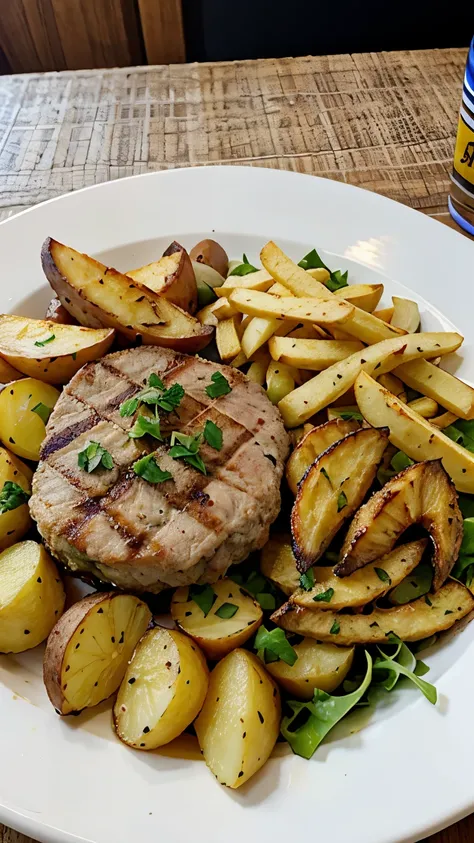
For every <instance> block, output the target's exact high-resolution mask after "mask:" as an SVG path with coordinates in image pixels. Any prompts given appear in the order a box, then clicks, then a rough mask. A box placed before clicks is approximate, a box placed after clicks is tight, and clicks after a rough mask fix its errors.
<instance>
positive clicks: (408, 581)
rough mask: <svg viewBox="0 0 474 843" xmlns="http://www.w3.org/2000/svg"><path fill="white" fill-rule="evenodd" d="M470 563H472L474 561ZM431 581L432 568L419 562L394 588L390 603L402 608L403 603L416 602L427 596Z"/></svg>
mask: <svg viewBox="0 0 474 843" xmlns="http://www.w3.org/2000/svg"><path fill="white" fill-rule="evenodd" d="M472 561H473V562H474V559H473V560H472ZM432 581H433V568H432V566H431V565H429V564H428V563H427V562H420V564H419V565H417V566H416V568H415V569H414V570H413V571H412V572H411V574H409V575H408V576H407V577H405V579H404V580H402V582H401V583H399V585H397V586H395V588H394V589H393V591H392V592H391V593H390V601H391V603H395V604H396V605H397V606H402V605H403V604H404V603H410V602H411V601H412V600H416V598H417V597H423V595H424V594H428V592H429V590H430V588H431V583H432Z"/></svg>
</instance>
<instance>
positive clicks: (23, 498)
mask: <svg viewBox="0 0 474 843" xmlns="http://www.w3.org/2000/svg"><path fill="white" fill-rule="evenodd" d="M29 498H30V493H29V492H26V491H25V489H22V488H21V486H19V485H18V483H13V481H12V480H6V481H5V483H4V484H3V489H2V491H1V492H0V515H3V513H4V512H11V510H12V509H18V507H19V506H22V505H23V504H24V503H26V502H27V501H28V500H29Z"/></svg>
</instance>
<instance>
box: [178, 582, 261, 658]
mask: <svg viewBox="0 0 474 843" xmlns="http://www.w3.org/2000/svg"><path fill="white" fill-rule="evenodd" d="M212 588H213V590H214V593H215V595H216V599H215V601H214V604H213V606H212V609H211V611H210V612H209V613H208V614H207V615H205V614H204V612H203V611H202V609H201V608H200V606H198V604H197V603H196V602H195V601H194V600H193V599H192V597H189V589H188V588H186V587H184V588H178V589H176V591H175V592H174V594H173V597H172V600H171V617H172V618H173V620H174V621H175V623H177V625H178V627H179V629H181V630H182V631H183V632H185V633H186V635H189V636H190V637H191V638H193V639H194V641H196V643H197V644H199V646H200V647H201V649H202V650H203V651H204V653H205V654H206V656H207V658H208V659H221V658H223V656H226V655H227V653H230V651H231V650H235V648H236V647H242V646H243V644H245V642H246V641H247V639H248V638H250V636H251V635H253V634H254V632H256V631H257V629H258V627H259V626H260V624H261V622H262V617H263V614H262V610H261V608H260V605H259V604H258V603H257V601H256V600H254V599H253V597H251V596H250V594H247V592H246V591H244V590H243V589H242V588H240V587H239V586H238V585H236V583H235V582H233V581H232V580H229V579H222V580H218V582H216V583H214V584H213V586H212ZM223 607H224V608H223Z"/></svg>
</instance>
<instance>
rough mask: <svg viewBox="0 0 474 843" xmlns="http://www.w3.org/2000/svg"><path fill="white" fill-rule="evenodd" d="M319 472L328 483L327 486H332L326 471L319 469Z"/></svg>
mask: <svg viewBox="0 0 474 843" xmlns="http://www.w3.org/2000/svg"><path fill="white" fill-rule="evenodd" d="M320 471H321V474H322V475H323V477H325V478H326V480H327V481H328V483H329V485H330V486H332V480H331V478H330V476H329V474H328V473H327V471H326V469H325V468H321V469H320Z"/></svg>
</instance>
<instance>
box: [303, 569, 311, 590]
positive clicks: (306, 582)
mask: <svg viewBox="0 0 474 843" xmlns="http://www.w3.org/2000/svg"><path fill="white" fill-rule="evenodd" d="M300 586H301V588H302V589H304V591H311V589H312V588H313V586H314V571H313V569H312V568H309V569H308V570H307V571H306V572H305V573H304V574H301V576H300Z"/></svg>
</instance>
